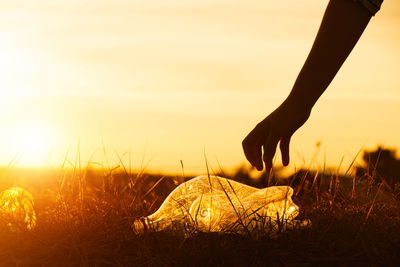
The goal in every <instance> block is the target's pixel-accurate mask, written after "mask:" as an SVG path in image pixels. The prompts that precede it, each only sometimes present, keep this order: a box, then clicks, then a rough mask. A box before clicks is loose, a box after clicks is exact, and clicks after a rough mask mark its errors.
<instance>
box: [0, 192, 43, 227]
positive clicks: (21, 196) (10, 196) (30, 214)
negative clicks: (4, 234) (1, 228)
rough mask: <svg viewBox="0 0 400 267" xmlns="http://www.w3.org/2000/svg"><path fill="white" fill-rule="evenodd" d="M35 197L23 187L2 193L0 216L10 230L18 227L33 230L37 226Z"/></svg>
mask: <svg viewBox="0 0 400 267" xmlns="http://www.w3.org/2000/svg"><path fill="white" fill-rule="evenodd" d="M33 205H34V202H33V196H32V194H31V193H29V192H28V191H26V190H25V189H23V188H21V187H12V188H9V189H7V190H4V191H3V192H1V193H0V215H1V217H2V218H3V219H5V221H6V222H7V225H8V227H9V228H10V230H12V231H15V230H17V229H18V226H22V227H25V228H26V229H28V230H31V229H33V228H34V227H35V225H36V213H35V210H34V208H33Z"/></svg>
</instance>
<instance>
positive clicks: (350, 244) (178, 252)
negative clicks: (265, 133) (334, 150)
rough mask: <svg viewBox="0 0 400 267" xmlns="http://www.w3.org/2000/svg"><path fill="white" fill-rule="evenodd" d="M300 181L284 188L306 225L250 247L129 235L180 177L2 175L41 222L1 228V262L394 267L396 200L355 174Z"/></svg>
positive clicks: (398, 230)
mask: <svg viewBox="0 0 400 267" xmlns="http://www.w3.org/2000/svg"><path fill="white" fill-rule="evenodd" d="M18 173H19V174H18ZM302 175H303V176H301V177H297V178H296V179H293V181H288V182H289V183H291V184H292V185H293V186H294V187H295V192H296V193H295V195H296V196H295V198H294V201H295V203H297V204H298V205H299V206H300V207H301V209H302V211H301V214H300V217H302V218H309V219H311V221H312V227H311V228H310V229H308V230H305V231H298V232H287V233H282V234H281V235H280V236H279V237H278V238H277V239H270V238H269V237H268V236H265V237H262V238H260V239H258V240H252V239H249V238H246V237H242V236H239V235H235V234H230V235H227V234H217V233H194V234H192V235H191V236H189V237H182V236H179V235H175V234H174V233H149V234H146V235H143V236H137V235H135V234H134V233H133V232H132V230H131V227H130V226H131V224H132V222H133V220H134V219H135V218H137V217H140V216H143V215H148V214H149V213H151V212H154V211H155V210H156V209H157V208H158V207H159V206H160V205H161V203H162V201H163V200H164V199H165V197H166V196H167V195H168V194H169V193H170V192H171V191H172V189H173V188H174V187H176V186H177V184H179V183H181V182H183V178H182V177H180V176H177V177H164V176H162V175H147V174H144V173H139V174H131V173H130V172H129V170H127V169H126V168H124V167H122V168H119V169H112V168H109V169H106V170H93V169H91V168H84V169H79V168H72V169H66V168H65V169H64V168H62V169H59V170H52V171H47V172H45V171H36V172H35V171H33V170H25V171H23V170H20V171H19V172H18V171H17V170H10V169H3V170H0V179H1V188H0V189H2V190H3V189H6V188H7V187H10V186H13V185H19V186H22V187H24V188H25V189H27V190H29V191H30V192H31V193H32V194H33V195H34V197H35V209H36V212H37V218H38V221H37V227H36V228H35V229H34V230H32V231H27V230H24V228H23V226H21V227H20V230H19V231H16V232H12V231H10V230H9V229H8V227H7V226H6V225H5V223H4V222H3V223H2V224H1V225H0V236H1V239H0V265H1V266H77V265H80V266H107V265H110V266H137V265H139V266H142V265H143V266H148V265H157V266H159V265H160V266H167V265H198V266H204V265H233V266H238V265H246V266H247V265H266V264H268V265H272V266H275V265H276V266H278V265H279V266H282V265H296V266H298V265H333V264H340V265H350V264H352V265H381V264H388V265H398V264H399V263H400V255H399V253H398V252H399V251H400V209H399V207H400V206H399V201H398V199H397V196H396V195H395V194H393V193H390V192H387V191H385V188H384V187H382V186H380V185H379V184H376V183H373V182H364V181H360V180H359V179H358V177H353V178H354V179H352V178H343V177H339V176H338V175H336V174H333V175H325V176H324V175H322V174H319V173H312V174H311V173H309V172H305V173H303V174H302ZM308 176H309V177H311V178H310V179H308V178H307V177H308ZM19 177H26V178H21V179H20V178H19ZM35 177H36V178H35ZM373 178H374V177H371V179H370V180H369V181H373ZM295 181H299V182H295Z"/></svg>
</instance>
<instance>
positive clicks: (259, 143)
mask: <svg viewBox="0 0 400 267" xmlns="http://www.w3.org/2000/svg"><path fill="white" fill-rule="evenodd" d="M310 112H311V109H308V108H304V107H301V106H299V105H296V104H295V103H293V102H292V101H290V100H288V99H287V100H286V101H284V102H283V103H282V104H281V105H280V106H279V107H278V108H277V109H276V110H275V111H274V112H272V113H271V114H270V115H269V116H268V117H266V118H265V119H264V120H263V121H261V122H260V123H258V124H257V126H256V127H255V128H254V129H253V130H252V131H251V132H250V133H249V134H248V135H247V136H246V138H245V139H244V140H243V142H242V146H243V151H244V154H245V155H246V158H247V160H248V161H249V162H250V163H251V165H253V166H254V167H256V168H257V170H259V171H262V170H263V161H264V163H265V170H266V172H267V173H269V171H270V170H271V168H272V159H273V158H274V155H275V151H276V146H277V144H278V142H280V149H281V154H282V163H283V165H284V166H287V165H288V164H289V143H290V138H291V137H292V135H293V133H294V132H295V131H296V130H297V129H298V128H300V127H301V126H302V125H303V124H304V123H305V122H306V121H307V119H308V118H309V116H310ZM262 149H263V150H264V154H263V155H262Z"/></svg>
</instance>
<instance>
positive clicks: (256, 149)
mask: <svg viewBox="0 0 400 267" xmlns="http://www.w3.org/2000/svg"><path fill="white" fill-rule="evenodd" d="M253 131H254V130H253ZM261 145H262V142H261V141H260V139H259V138H256V136H255V134H254V133H253V132H251V133H250V134H249V135H248V136H247V137H246V138H245V139H244V140H243V142H242V146H243V151H244V155H245V156H246V158H247V160H248V161H249V162H250V164H251V165H252V166H253V167H256V168H257V170H259V171H261V170H262V169H263V163H262V160H261V156H262V154H261Z"/></svg>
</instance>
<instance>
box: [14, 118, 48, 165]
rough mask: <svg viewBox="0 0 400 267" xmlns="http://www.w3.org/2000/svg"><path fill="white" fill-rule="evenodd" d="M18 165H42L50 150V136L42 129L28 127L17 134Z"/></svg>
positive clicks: (39, 127)
mask: <svg viewBox="0 0 400 267" xmlns="http://www.w3.org/2000/svg"><path fill="white" fill-rule="evenodd" d="M17 142H18V147H19V152H20V156H21V159H20V163H22V164H23V165H39V164H43V163H44V161H45V160H46V157H47V155H48V153H49V151H50V149H51V145H52V136H51V134H50V132H49V130H47V129H46V128H44V127H41V126H30V127H27V128H23V129H21V130H20V131H19V133H18V134H17Z"/></svg>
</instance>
